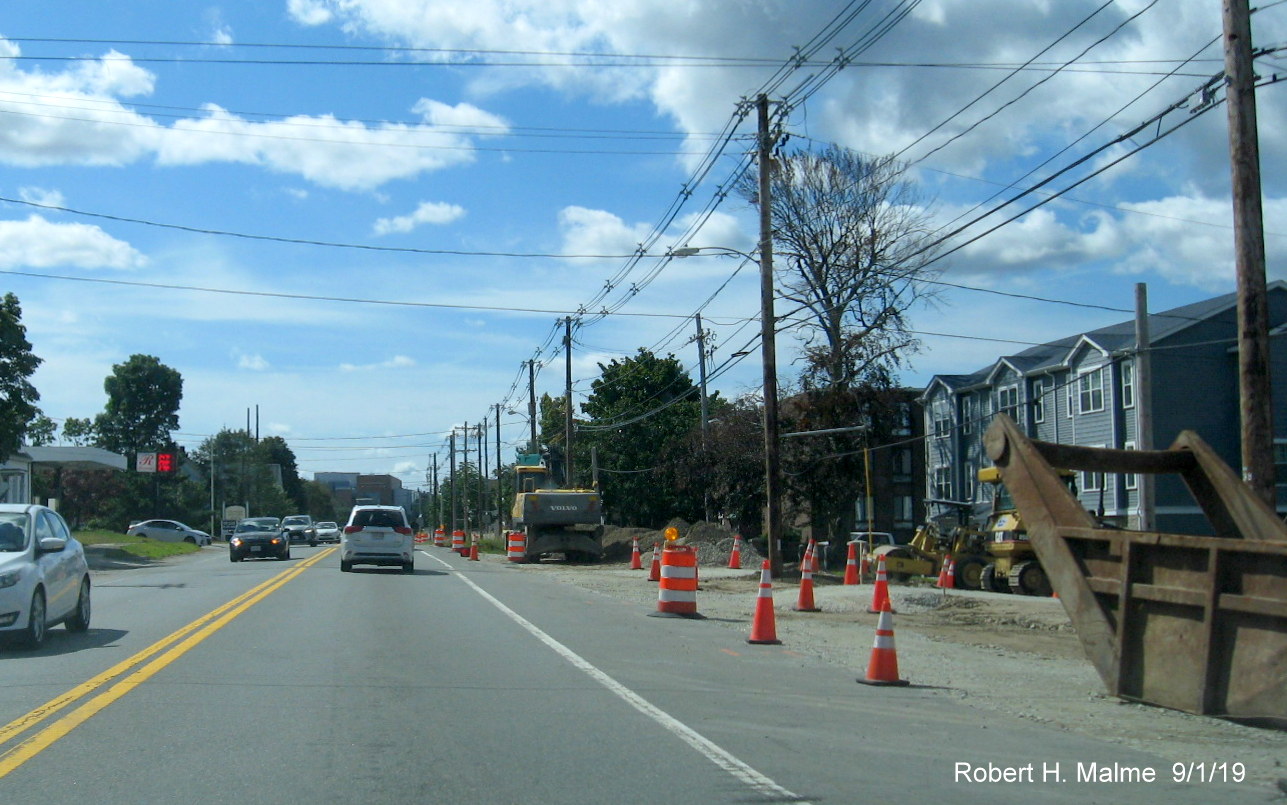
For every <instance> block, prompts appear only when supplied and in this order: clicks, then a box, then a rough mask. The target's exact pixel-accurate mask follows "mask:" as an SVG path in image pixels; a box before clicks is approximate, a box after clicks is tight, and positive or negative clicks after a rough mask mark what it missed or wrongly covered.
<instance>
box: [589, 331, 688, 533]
mask: <svg viewBox="0 0 1287 805" xmlns="http://www.w3.org/2000/svg"><path fill="white" fill-rule="evenodd" d="M599 370H600V376H599V378H598V379H597V380H595V381H594V382H593V383H592V384H591V392H590V396H589V398H588V399H587V401H586V403H585V405H584V406H583V408H582V410H583V411H584V413H585V414H587V415H588V417H589V419H588V421H587V422H586V423H585V424H584V425H582V426H581V428H580V432H583V433H584V434H585V436H584V438H583V439H582V438H580V437H578V438H579V442H584V443H585V448H589V447H596V448H597V449H598V457H599V472H600V479H601V485H602V488H603V496H604V506H605V508H606V509H607V511H608V513H609V517H610V519H611V520H612V521H613V522H616V523H620V524H623V525H626V524H628V525H633V526H641V527H654V528H655V527H660V526H661V525H664V524H665V523H666V521H668V520H670V519H672V518H675V517H682V518H684V519H687V520H694V519H699V518H700V517H701V516H702V512H703V501H702V495H701V493H700V491H697V490H694V489H691V488H685V489H679V488H676V487H675V486H674V485H673V484H666V483H659V482H658V479H659V478H662V477H664V476H665V475H666V474H667V472H668V470H667V469H666V467H665V466H664V464H665V462H666V459H667V456H668V448H669V447H670V445H672V444H673V443H675V442H678V441H680V440H682V439H684V438H685V437H686V436H688V434H689V433H690V432H692V431H693V430H695V429H698V428H700V424H701V422H700V416H701V400H700V397H699V395H698V389H697V387H696V386H695V385H694V384H693V381H692V378H691V377H689V375H688V373H687V372H686V371H685V370H684V368H683V365H682V364H680V362H679V361H678V360H677V359H676V358H675V356H674V355H670V356H667V357H665V358H658V357H657V356H655V355H653V353H652V352H650V351H649V350H647V349H640V350H639V351H638V353H637V354H636V355H634V356H633V357H630V358H625V359H623V360H620V361H618V360H613V361H612V362H610V363H608V364H607V365H604V364H599ZM585 452H586V453H588V449H587V450H585ZM581 454H582V449H581V448H577V455H578V459H577V466H578V467H579V466H582V465H586V464H588V463H589V462H588V461H585V460H584V459H581V458H580V455H581ZM580 474H581V473H580V471H579V470H578V476H579V475H580Z"/></svg>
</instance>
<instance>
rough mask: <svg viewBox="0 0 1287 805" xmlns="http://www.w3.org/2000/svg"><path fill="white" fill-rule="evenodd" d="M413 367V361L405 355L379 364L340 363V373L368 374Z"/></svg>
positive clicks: (414, 363) (396, 356) (395, 356)
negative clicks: (378, 370)
mask: <svg viewBox="0 0 1287 805" xmlns="http://www.w3.org/2000/svg"><path fill="white" fill-rule="evenodd" d="M415 365H416V362H415V360H414V359H412V358H408V357H407V356H406V355H394V356H393V357H392V358H390V359H389V360H387V361H381V362H380V363H367V364H353V363H341V364H340V371H342V372H370V371H374V370H377V369H408V368H410V367H412V366H415Z"/></svg>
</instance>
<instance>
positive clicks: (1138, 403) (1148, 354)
mask: <svg viewBox="0 0 1287 805" xmlns="http://www.w3.org/2000/svg"><path fill="white" fill-rule="evenodd" d="M1150 339H1151V336H1150V335H1149V328H1148V286H1147V285H1145V284H1144V283H1142V282H1137V283H1135V365H1134V372H1135V448H1136V449H1137V450H1152V449H1153V352H1152V350H1151V346H1150ZM1135 494H1136V495H1137V496H1138V497H1139V510H1140V517H1139V524H1138V526H1137V527H1138V528H1139V530H1140V531H1152V530H1153V527H1154V523H1153V474H1152V473H1148V472H1141V473H1139V474H1138V475H1136V476H1135Z"/></svg>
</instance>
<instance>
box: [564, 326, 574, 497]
mask: <svg viewBox="0 0 1287 805" xmlns="http://www.w3.org/2000/svg"><path fill="white" fill-rule="evenodd" d="M563 350H564V353H565V357H566V361H565V363H566V365H567V370H566V375H567V382H566V383H565V384H564V387H563V388H564V390H563V402H564V408H566V409H567V410H566V411H564V429H565V436H564V445H563V454H564V459H563V477H564V483H565V484H567V486H568V488H569V489H571V488H572V487H573V481H572V317H571V316H568V317H567V318H566V319H564V320H563Z"/></svg>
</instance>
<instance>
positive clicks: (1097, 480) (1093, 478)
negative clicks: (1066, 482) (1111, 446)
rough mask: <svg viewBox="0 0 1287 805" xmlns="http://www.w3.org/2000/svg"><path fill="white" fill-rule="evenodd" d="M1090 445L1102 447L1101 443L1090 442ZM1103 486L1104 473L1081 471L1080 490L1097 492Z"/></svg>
mask: <svg viewBox="0 0 1287 805" xmlns="http://www.w3.org/2000/svg"><path fill="white" fill-rule="evenodd" d="M1089 446H1090V447H1103V446H1104V445H1102V444H1092V445H1089ZM1103 488H1104V473H1102V472H1091V471H1090V470H1082V471H1081V491H1083V492H1099V491H1101V490H1103Z"/></svg>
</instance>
